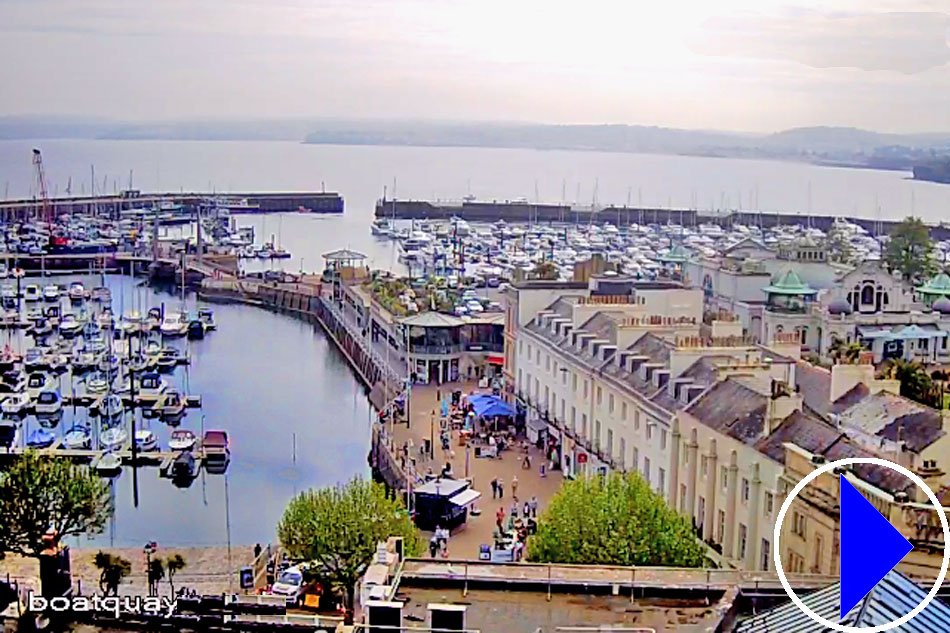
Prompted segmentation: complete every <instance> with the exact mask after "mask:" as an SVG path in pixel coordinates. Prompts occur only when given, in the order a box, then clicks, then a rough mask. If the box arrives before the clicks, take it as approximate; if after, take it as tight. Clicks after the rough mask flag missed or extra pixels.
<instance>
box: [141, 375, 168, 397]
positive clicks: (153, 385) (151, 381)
mask: <svg viewBox="0 0 950 633" xmlns="http://www.w3.org/2000/svg"><path fill="white" fill-rule="evenodd" d="M167 388H168V384H167V383H166V382H165V381H164V380H163V379H162V377H161V376H159V375H158V374H155V373H147V374H142V378H141V379H140V380H139V395H141V396H142V397H144V398H157V397H158V396H160V395H162V394H163V393H165V390H166V389H167Z"/></svg>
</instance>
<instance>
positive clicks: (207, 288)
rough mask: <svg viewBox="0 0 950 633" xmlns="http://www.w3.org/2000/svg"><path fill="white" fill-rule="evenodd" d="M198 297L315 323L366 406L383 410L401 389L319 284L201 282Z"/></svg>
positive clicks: (391, 371) (399, 380)
mask: <svg viewBox="0 0 950 633" xmlns="http://www.w3.org/2000/svg"><path fill="white" fill-rule="evenodd" d="M198 296H199V297H201V298H202V299H206V300H209V301H224V302H234V303H245V304H248V305H254V306H258V307H262V308H266V309H269V310H273V311H275V312H284V313H287V314H290V315H293V316H296V317H298V318H302V319H305V320H307V321H310V322H312V323H316V324H319V325H320V327H321V329H322V330H323V332H324V334H326V336H327V338H328V339H329V340H330V341H331V342H332V343H333V344H334V346H335V347H336V348H337V349H338V350H339V351H340V353H341V354H342V355H343V357H344V358H345V359H346V361H347V363H348V364H349V365H350V368H351V369H352V370H353V372H354V374H355V375H356V377H357V378H358V379H359V380H360V382H361V383H363V385H364V387H366V389H367V391H368V397H369V400H370V403H371V404H372V405H373V407H375V408H376V409H377V410H383V409H385V408H386V407H387V406H388V404H389V403H390V402H391V401H392V399H393V398H395V397H396V396H397V395H398V393H399V392H400V391H401V390H402V388H403V383H404V380H403V379H402V378H401V377H400V376H399V375H398V373H397V372H396V371H395V370H394V369H393V368H392V367H391V366H388V365H387V364H386V361H385V359H383V358H382V357H381V356H380V355H379V353H377V352H376V350H375V349H373V347H372V345H371V344H370V343H369V341H367V339H366V337H365V336H364V335H363V334H362V332H360V331H359V329H358V328H356V327H355V326H354V325H352V324H350V323H348V322H347V321H346V319H344V318H343V315H342V314H341V312H340V310H339V308H338V307H337V306H335V305H334V304H333V302H332V300H331V299H330V297H327V296H325V295H323V294H322V292H321V286H320V285H319V284H312V283H289V284H280V283H267V282H261V281H256V280H254V281H252V280H240V279H236V280H230V279H229V280H220V279H205V280H204V281H203V282H202V283H201V287H200V288H199V290H198Z"/></svg>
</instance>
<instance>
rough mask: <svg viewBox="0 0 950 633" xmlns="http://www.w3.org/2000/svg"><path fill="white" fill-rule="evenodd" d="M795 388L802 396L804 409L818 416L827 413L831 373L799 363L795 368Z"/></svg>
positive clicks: (809, 364) (803, 362)
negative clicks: (806, 408)
mask: <svg viewBox="0 0 950 633" xmlns="http://www.w3.org/2000/svg"><path fill="white" fill-rule="evenodd" d="M795 387H796V388H797V389H798V391H799V393H801V394H802V402H803V403H804V404H805V406H806V407H808V408H809V409H811V410H812V411H814V412H815V413H817V414H818V415H820V416H826V415H828V412H829V405H830V402H829V401H830V399H831V372H830V371H828V370H827V369H823V368H821V367H816V366H815V365H812V364H811V363H806V362H805V361H801V362H799V363H798V367H796V368H795Z"/></svg>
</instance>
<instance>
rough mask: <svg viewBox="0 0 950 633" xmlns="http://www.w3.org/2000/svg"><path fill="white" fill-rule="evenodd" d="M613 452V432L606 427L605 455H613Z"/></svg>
mask: <svg viewBox="0 0 950 633" xmlns="http://www.w3.org/2000/svg"><path fill="white" fill-rule="evenodd" d="M613 454H614V432H613V431H612V430H611V429H607V457H613Z"/></svg>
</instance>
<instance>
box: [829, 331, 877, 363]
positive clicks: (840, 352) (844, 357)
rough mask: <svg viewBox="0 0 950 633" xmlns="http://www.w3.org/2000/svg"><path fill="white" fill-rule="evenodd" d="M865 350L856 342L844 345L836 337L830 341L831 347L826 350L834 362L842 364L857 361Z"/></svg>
mask: <svg viewBox="0 0 950 633" xmlns="http://www.w3.org/2000/svg"><path fill="white" fill-rule="evenodd" d="M866 349H867V348H865V347H864V346H863V345H861V343H859V342H857V341H852V342H851V343H846V342H844V341H843V340H842V339H840V338H838V337H837V336H836V337H834V338H833V339H832V341H831V346H830V347H829V348H828V351H829V352H830V353H831V357H832V358H833V359H835V361H837V362H839V363H844V364H851V363H854V362H855V361H857V360H858V358H859V357H860V356H861V353H862V352H864V351H866Z"/></svg>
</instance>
